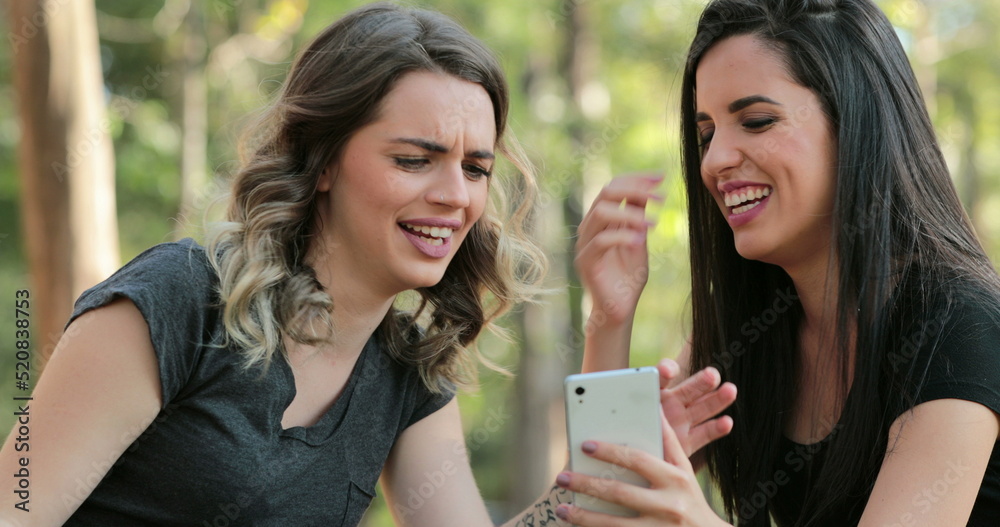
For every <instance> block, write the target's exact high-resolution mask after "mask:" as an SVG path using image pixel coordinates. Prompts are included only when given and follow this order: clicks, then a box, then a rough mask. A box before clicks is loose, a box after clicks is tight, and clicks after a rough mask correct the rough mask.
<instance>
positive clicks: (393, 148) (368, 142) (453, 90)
mask: <svg viewBox="0 0 1000 527" xmlns="http://www.w3.org/2000/svg"><path fill="white" fill-rule="evenodd" d="M495 126H496V125H495V121H494V115H493V104H492V102H491V101H490V98H489V95H488V94H487V93H486V91H485V90H484V89H483V88H482V87H481V86H480V85H478V84H474V83H471V82H467V81H464V80H461V79H458V78H456V77H452V76H449V75H444V74H437V73H430V72H412V73H407V74H405V75H404V76H403V77H402V78H400V79H399V81H398V82H397V83H396V85H395V87H394V88H393V89H392V91H390V92H389V93H388V94H387V95H386V96H385V98H384V99H383V100H382V103H381V108H380V111H379V114H378V116H377V119H376V120H375V121H374V122H372V123H371V124H369V125H367V126H365V127H363V128H361V129H359V130H358V131H357V132H356V133H355V134H354V135H353V136H352V137H351V139H350V140H349V141H348V142H347V144H346V145H345V147H344V150H343V152H342V153H341V156H340V159H339V160H338V161H337V162H336V163H334V164H333V165H331V167H330V168H329V169H328V170H327V171H326V173H324V175H323V176H322V177H321V179H320V182H319V185H318V186H317V190H318V191H320V192H321V193H326V195H325V196H324V195H323V194H321V195H320V198H319V209H320V219H321V221H322V222H323V224H322V226H321V229H322V231H321V236H323V238H324V241H325V244H326V248H327V250H326V251H325V255H324V257H325V258H326V260H327V263H326V266H327V267H328V268H329V269H331V271H332V272H333V273H334V276H335V277H339V278H340V279H348V280H351V281H354V282H359V283H360V284H361V285H365V286H368V287H369V289H372V290H373V291H374V292H377V293H378V294H385V295H395V294H397V293H399V292H401V291H405V290H409V289H414V288H417V287H426V286H432V285H434V284H436V283H438V282H439V281H440V280H441V278H442V276H443V275H444V272H445V269H446V268H447V267H448V264H449V263H450V262H451V260H452V258H453V257H454V256H455V252H456V251H458V248H459V246H460V245H461V244H462V241H463V240H464V239H465V237H466V235H467V234H468V233H469V230H470V229H471V228H472V225H473V224H474V223H475V222H476V221H477V220H478V219H479V217H480V216H481V215H482V214H483V209H484V208H485V207H486V199H487V191H488V188H489V177H490V174H491V172H492V170H493V164H494V153H493V147H494V143H495V142H496V129H495Z"/></svg>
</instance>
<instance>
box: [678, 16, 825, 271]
mask: <svg viewBox="0 0 1000 527" xmlns="http://www.w3.org/2000/svg"><path fill="white" fill-rule="evenodd" d="M777 53H778V52H777V51H775V50H773V49H770V48H767V47H765V46H764V45H762V44H761V42H760V41H759V40H758V39H757V38H756V37H753V36H748V35H744V36H737V37H731V38H728V39H726V40H723V41H721V42H719V43H717V44H715V45H714V46H713V47H712V48H710V49H709V50H708V51H707V52H706V53H705V55H704V56H703V57H702V59H701V62H700V64H699V66H698V70H697V71H696V77H695V78H696V83H697V93H696V101H697V102H696V104H697V116H696V120H697V126H698V129H699V133H700V135H701V140H702V144H703V154H702V162H701V177H702V181H703V182H704V184H705V186H706V187H707V188H708V191H709V192H710V193H711V194H712V196H713V197H714V198H715V201H716V202H717V203H718V205H719V209H720V210H721V211H722V214H723V215H724V216H725V217H726V219H727V220H728V222H729V226H730V227H731V228H732V229H733V235H734V238H735V241H736V250H737V251H738V252H739V253H740V255H742V256H743V257H744V258H748V259H752V260H760V261H764V262H768V263H773V264H776V265H780V266H782V267H784V268H785V269H786V271H787V270H789V268H790V267H796V266H801V265H804V264H809V263H811V262H814V263H820V262H822V264H823V265H825V262H826V261H827V257H828V255H829V245H830V237H831V230H832V225H831V217H832V212H833V204H834V194H835V183H836V169H835V166H836V155H837V154H836V151H837V150H836V145H835V141H834V138H833V135H832V133H831V129H830V128H831V127H830V125H829V122H828V119H827V117H826V114H824V113H823V109H822V106H821V104H820V101H819V99H818V98H817V97H816V95H815V94H814V93H813V92H812V90H810V89H808V88H806V87H804V86H802V85H800V84H798V83H796V82H795V81H793V80H792V78H791V77H790V75H789V74H788V72H787V71H786V68H785V65H784V64H783V63H782V61H781V60H780V58H779V56H778V55H777Z"/></svg>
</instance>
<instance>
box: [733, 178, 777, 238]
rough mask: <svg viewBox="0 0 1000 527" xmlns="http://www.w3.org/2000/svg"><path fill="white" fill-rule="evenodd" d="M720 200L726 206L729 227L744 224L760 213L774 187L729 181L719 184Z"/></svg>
mask: <svg viewBox="0 0 1000 527" xmlns="http://www.w3.org/2000/svg"><path fill="white" fill-rule="evenodd" d="M719 192H720V193H721V194H722V200H723V202H724V203H725V205H726V207H727V208H728V212H729V215H728V216H727V218H726V219H727V220H728V221H729V225H730V227H733V228H735V227H738V226H741V225H744V224H746V223H747V222H749V221H750V220H752V219H754V218H756V217H757V215H759V214H760V213H761V211H762V210H763V209H764V207H765V206H766V205H767V202H768V201H769V200H770V196H771V194H772V193H773V192H774V188H773V187H771V186H770V185H764V184H760V183H753V182H749V181H730V182H726V183H724V184H722V185H719Z"/></svg>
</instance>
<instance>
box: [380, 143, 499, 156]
mask: <svg viewBox="0 0 1000 527" xmlns="http://www.w3.org/2000/svg"><path fill="white" fill-rule="evenodd" d="M390 142H391V143H402V144H407V145H413V146H415V147H417V148H422V149H424V150H427V151H428V152H435V153H438V154H447V153H448V147H446V146H444V145H442V144H440V143H435V142H433V141H428V140H426V139H419V138H414V137H398V138H396V139H393V140H392V141H390ZM465 155H466V156H467V157H471V158H473V159H490V160H492V159H496V156H495V155H494V154H493V152H490V151H488V150H473V151H471V152H466V153H465Z"/></svg>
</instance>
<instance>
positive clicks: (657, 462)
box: [582, 420, 687, 497]
mask: <svg viewBox="0 0 1000 527" xmlns="http://www.w3.org/2000/svg"><path fill="white" fill-rule="evenodd" d="M664 422H665V420H664ZM668 428H669V426H668ZM670 434H671V437H673V438H674V441H675V442H676V441H677V436H676V435H674V433H673V430H670ZM677 447H678V448H680V444H679V443H677ZM582 449H583V452H584V453H585V454H587V455H588V456H590V457H592V458H594V459H598V460H601V461H604V462H605V463H610V464H611V465H614V467H617V468H618V469H622V468H624V469H628V470H631V471H632V472H635V473H636V474H638V475H640V476H642V477H643V478H646V481H648V482H650V483H651V484H652V485H654V486H657V487H663V486H667V485H669V483H670V482H671V481H673V480H674V479H676V478H678V477H681V476H682V475H683V473H682V472H681V469H679V468H678V467H677V466H674V465H677V463H675V462H674V461H673V460H672V459H667V458H666V456H664V458H663V459H660V458H658V457H657V456H654V455H653V454H650V453H649V452H646V451H643V450H639V449H638V448H633V447H629V446H625V445H619V444H615V443H608V442H605V441H584V442H583V445H582ZM679 452H680V454H679V460H683V461H684V462H686V461H687V455H686V454H684V451H683V449H680V450H679ZM664 460H666V461H667V463H664V462H663V461H664ZM619 473H620V472H619ZM597 497H600V496H597Z"/></svg>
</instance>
